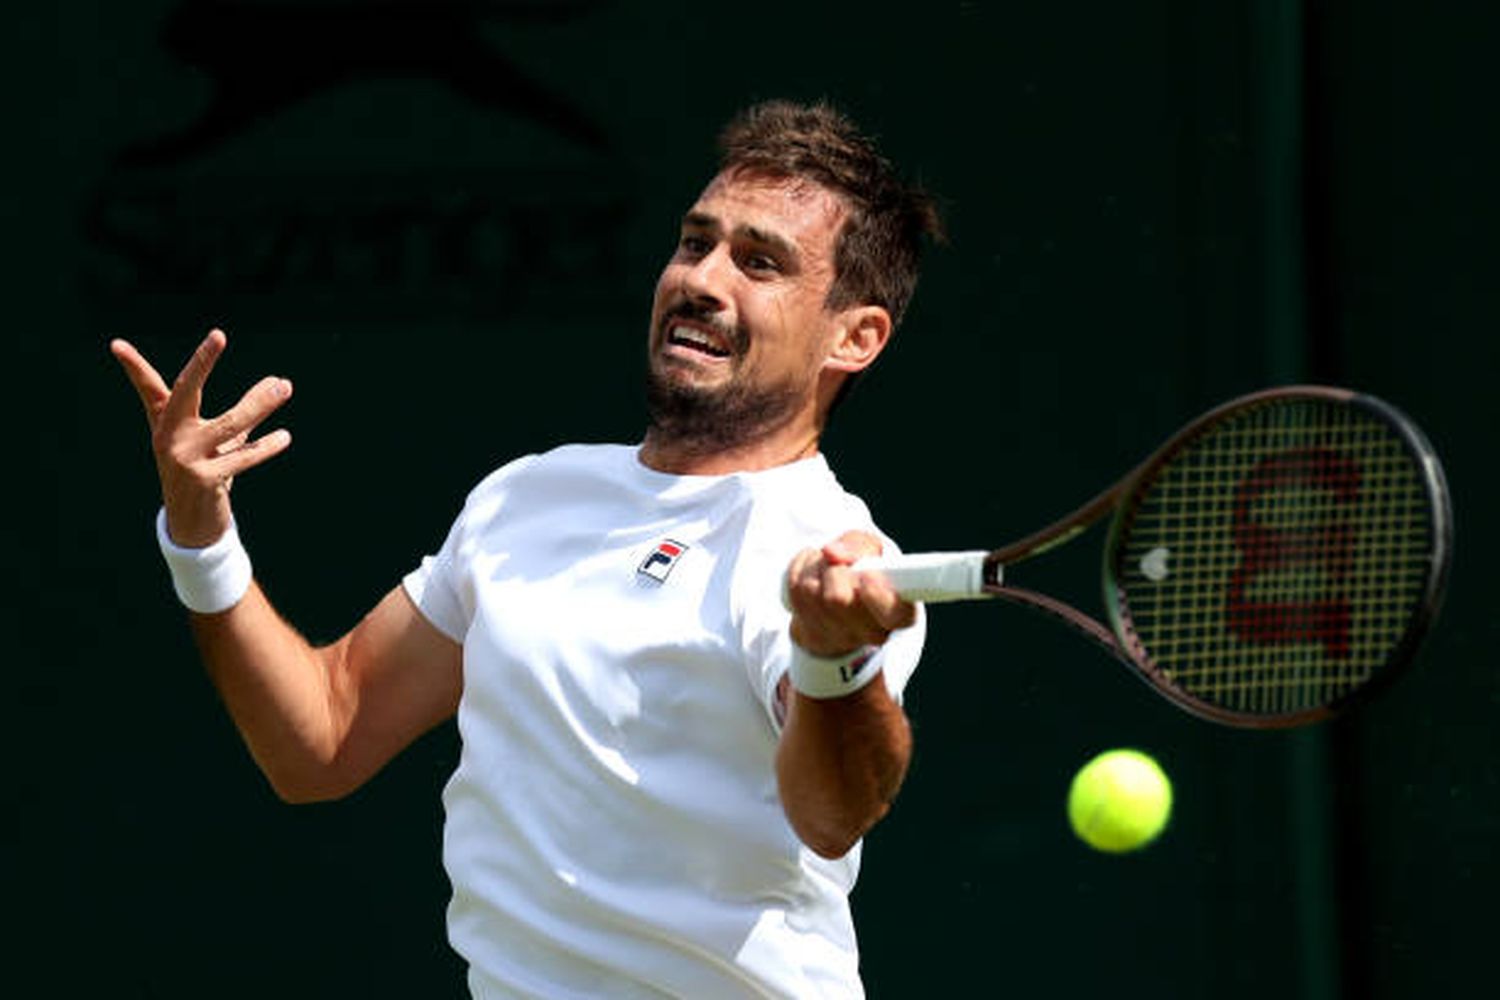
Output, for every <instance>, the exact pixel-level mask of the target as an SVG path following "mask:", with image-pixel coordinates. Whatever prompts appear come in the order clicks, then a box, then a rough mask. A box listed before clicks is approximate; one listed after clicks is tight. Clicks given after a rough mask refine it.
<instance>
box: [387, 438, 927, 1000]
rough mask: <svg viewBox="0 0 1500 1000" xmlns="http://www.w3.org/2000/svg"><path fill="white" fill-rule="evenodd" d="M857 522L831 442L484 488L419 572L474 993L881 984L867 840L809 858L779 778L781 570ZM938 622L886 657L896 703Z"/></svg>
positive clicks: (517, 472) (598, 457)
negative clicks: (809, 448) (859, 879)
mask: <svg viewBox="0 0 1500 1000" xmlns="http://www.w3.org/2000/svg"><path fill="white" fill-rule="evenodd" d="M851 528H859V529H863V530H866V531H874V530H875V529H874V525H873V523H872V522H871V519H870V515H869V512H868V510H867V509H866V508H865V506H864V504H863V503H862V502H860V501H859V500H858V499H857V498H855V497H853V496H851V495H849V494H847V493H845V492H844V491H843V489H842V488H841V487H840V486H839V485H838V482H837V481H836V480H835V479H834V477H833V474H832V473H831V472H830V471H829V469H828V465H827V463H826V462H825V461H824V459H823V458H822V457H821V456H816V457H813V458H810V459H806V460H804V461H799V462H796V463H793V464H790V465H785V466H781V467H778V468H774V469H770V470H766V471H762V472H752V473H735V474H731V475H726V476H673V475H667V474H664V473H659V472H656V471H654V470H651V469H649V468H647V467H646V466H644V465H642V464H641V462H640V461H639V458H638V457H637V449H636V448H635V447H633V446H623V445H570V446H567V447H563V448H559V449H557V450H554V451H551V452H548V453H546V454H543V455H535V456H528V457H526V458H522V459H519V460H517V461H515V462H513V463H511V464H509V465H507V466H505V467H504V468H502V469H500V470H499V471H498V472H495V473H494V474H492V475H491V476H489V477H488V478H486V479H485V480H484V481H483V482H482V483H480V484H479V486H478V487H477V488H475V490H474V491H473V492H472V493H471V494H470V495H469V498H468V501H467V503H466V504H465V506H464V510H463V513H462V514H461V515H460V516H459V518H458V520H457V521H456V522H455V524H454V525H453V528H452V530H451V532H450V533H449V535H448V538H447V541H446V542H445V543H444V545H443V547H442V549H441V550H440V551H439V552H438V554H437V555H436V556H435V557H430V558H427V559H424V560H423V562H422V565H421V567H420V568H419V569H417V570H415V571H413V572H412V573H411V574H410V575H408V576H407V577H406V579H405V581H404V583H405V586H406V589H407V592H408V593H409V594H410V595H411V597H412V598H413V600H414V601H415V602H416V604H417V606H418V607H419V608H420V609H421V611H422V613H423V614H424V615H425V616H426V617H427V618H429V619H430V620H431V621H432V622H433V624H434V625H436V626H437V627H438V628H439V629H441V630H442V631H443V632H444V633H445V634H447V635H449V636H451V637H452V638H453V639H455V640H457V641H458V642H460V643H462V644H463V647H464V689H463V698H462V702H461V704H460V705H459V709H458V725H459V732H460V735H461V737H462V747H463V749H462V756H461V759H460V761H459V765H458V769H457V771H456V772H455V773H454V775H453V777H452V779H451V780H450V781H449V783H448V786H447V788H446V790H445V791H444V793H443V801H444V806H445V809H446V813H447V822H446V827H445V831H444V863H445V865H446V866H447V869H448V874H449V876H450V878H451V879H452V883H453V890H454V894H453V901H452V903H451V905H450V907H449V913H448V924H449V934H450V938H451V940H452V943H453V946H454V947H455V948H456V949H457V950H458V951H459V953H460V954H462V955H463V956H464V957H465V958H466V959H467V960H468V962H469V966H470V971H469V983H470V987H471V989H472V990H473V992H474V995H475V996H477V997H484V998H489V997H511V996H523V997H545V998H547V1000H558V998H563V997H599V996H609V997H646V996H653V997H660V996H664V995H665V996H681V997H712V998H721V997H735V996H788V997H798V998H805V997H857V996H860V995H862V989H861V986H860V982H859V975H858V952H857V948H856V945H855V937H854V929H853V924H852V921H851V919H850V913H849V903H848V893H849V891H850V889H851V888H852V887H853V884H854V880H855V876H856V874H857V872H858V869H859V856H860V849H859V847H856V848H855V849H854V850H853V851H851V852H850V853H849V854H848V855H847V856H845V857H843V858H841V859H838V860H836V861H828V860H825V859H822V858H819V857H818V856H817V855H816V854H814V853H813V852H811V851H810V850H808V849H807V848H806V847H805V846H804V845H803V844H802V843H801V842H800V841H799V840H798V838H797V836H796V834H795V833H793V831H792V829H791V827H790V825H789V824H788V822H787V820H786V816H785V814H784V813H783V812H782V808H781V804H780V800H779V798H778V795H777V788H776V776H775V770H774V755H775V749H776V741H777V729H776V723H775V719H774V714H773V703H774V697H775V689H776V685H777V682H778V680H779V679H780V677H781V675H782V674H783V673H784V672H785V670H786V667H787V662H788V658H789V655H790V638H789V636H788V634H787V625H788V621H789V615H788V612H787V611H786V610H785V608H784V607H783V605H782V601H781V579H782V575H783V574H784V573H785V570H786V566H787V564H788V562H790V560H791V557H792V555H793V554H795V553H796V552H797V551H798V550H800V549H803V548H806V547H808V546H810V545H820V544H823V543H824V542H826V541H828V540H830V539H832V538H834V537H836V536H837V535H839V534H841V533H842V532H844V531H846V530H849V529H851ZM887 545H888V549H887V551H890V550H891V549H890V548H889V543H887ZM924 628H925V623H924V622H923V621H922V620H919V622H918V624H917V625H915V626H913V627H912V628H909V629H903V630H901V631H899V632H897V633H895V634H894V635H893V636H892V637H891V639H890V640H888V642H887V643H886V646H885V648H884V650H883V651H882V653H881V654H880V655H879V659H880V662H881V666H882V667H883V669H884V676H885V680H886V683H887V685H888V686H889V687H890V689H891V690H892V692H893V693H895V694H896V695H897V696H899V694H900V692H901V689H902V687H903V686H904V685H905V682H906V680H907V678H908V677H909V676H910V675H911V672H912V671H913V670H914V669H915V667H916V663H917V658H918V656H919V655H920V652H921V645H922V639H923V634H924Z"/></svg>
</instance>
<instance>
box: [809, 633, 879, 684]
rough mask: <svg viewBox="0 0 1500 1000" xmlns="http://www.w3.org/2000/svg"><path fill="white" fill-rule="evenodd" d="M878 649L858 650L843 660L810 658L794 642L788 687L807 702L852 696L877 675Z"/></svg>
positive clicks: (866, 647) (841, 657)
mask: <svg viewBox="0 0 1500 1000" xmlns="http://www.w3.org/2000/svg"><path fill="white" fill-rule="evenodd" d="M878 652H880V647H879V646H862V647H860V648H859V649H856V650H855V651H854V652H852V653H845V654H844V655H843V656H833V657H827V656H814V655H813V654H811V653H809V652H808V651H807V650H805V649H803V648H802V647H801V646H799V645H797V644H796V643H795V642H794V643H792V663H791V667H790V668H789V669H788V670H787V674H788V675H789V676H790V677H791V679H792V687H794V688H796V689H797V690H798V691H801V692H802V693H803V694H805V695H807V696H808V697H809V698H842V697H843V696H844V695H846V694H853V693H854V692H855V691H858V690H859V689H860V688H862V687H864V686H865V685H866V684H868V683H870V681H872V680H874V679H875V678H876V677H877V676H879V674H880V667H879V665H878V664H876V663H875V662H874V661H875V654H876V653H878Z"/></svg>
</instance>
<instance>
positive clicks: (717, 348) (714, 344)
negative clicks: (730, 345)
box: [667, 326, 729, 358]
mask: <svg viewBox="0 0 1500 1000" xmlns="http://www.w3.org/2000/svg"><path fill="white" fill-rule="evenodd" d="M667 342H668V343H671V344H682V345H684V346H687V347H691V348H694V349H695V350H699V351H702V352H703V353H705V354H709V355H712V356H713V357H716V358H724V357H728V356H729V351H728V350H727V349H726V348H724V347H723V346H721V345H720V344H719V343H718V341H717V340H715V339H714V338H713V337H712V336H711V335H709V334H707V333H704V332H703V331H702V330H699V329H697V328H696V327H691V326H674V327H672V328H671V329H670V330H668V331H667Z"/></svg>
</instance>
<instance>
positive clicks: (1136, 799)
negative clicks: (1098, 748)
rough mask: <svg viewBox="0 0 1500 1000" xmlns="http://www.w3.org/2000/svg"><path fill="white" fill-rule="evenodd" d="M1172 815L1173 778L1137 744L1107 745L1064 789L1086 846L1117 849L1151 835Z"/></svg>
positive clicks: (1135, 845) (1132, 845)
mask: <svg viewBox="0 0 1500 1000" xmlns="http://www.w3.org/2000/svg"><path fill="white" fill-rule="evenodd" d="M1171 815H1172V782H1171V781H1169V780H1168V779H1167V776H1166V774H1165V772H1163V771H1162V769H1161V766H1160V765H1159V764H1157V763H1156V761H1154V760H1152V759H1151V758H1150V757H1149V756H1147V755H1146V754H1143V753H1141V752H1140V751H1139V750H1107V751H1105V752H1104V753H1101V754H1100V755H1099V756H1097V757H1095V758H1094V759H1093V760H1091V761H1089V762H1088V763H1087V764H1085V765H1084V766H1083V767H1082V768H1081V769H1080V770H1079V772H1078V773H1077V774H1076V775H1074V777H1073V784H1072V786H1071V787H1069V789H1068V822H1069V823H1071V824H1072V826H1073V832H1074V833H1076V834H1078V837H1079V839H1080V840H1082V841H1083V842H1084V843H1085V844H1088V845H1089V846H1090V847H1092V848H1095V849H1096V850H1100V851H1108V852H1109V853H1111V854H1121V853H1124V852H1125V851H1133V850H1136V849H1137V848H1140V847H1145V846H1146V845H1147V844H1149V843H1151V841H1152V840H1154V839H1156V836H1157V835H1158V834H1159V833H1161V831H1162V830H1163V829H1164V828H1165V827H1166V825H1167V820H1168V818H1170V816H1171Z"/></svg>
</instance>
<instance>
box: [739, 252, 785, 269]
mask: <svg viewBox="0 0 1500 1000" xmlns="http://www.w3.org/2000/svg"><path fill="white" fill-rule="evenodd" d="M745 267H746V268H747V269H748V270H751V271H780V270H781V261H779V260H777V259H776V258H775V257H772V256H770V255H769V254H763V253H753V254H750V255H749V256H747V257H746V258H745Z"/></svg>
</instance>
